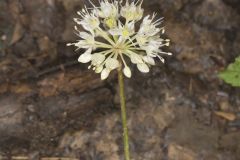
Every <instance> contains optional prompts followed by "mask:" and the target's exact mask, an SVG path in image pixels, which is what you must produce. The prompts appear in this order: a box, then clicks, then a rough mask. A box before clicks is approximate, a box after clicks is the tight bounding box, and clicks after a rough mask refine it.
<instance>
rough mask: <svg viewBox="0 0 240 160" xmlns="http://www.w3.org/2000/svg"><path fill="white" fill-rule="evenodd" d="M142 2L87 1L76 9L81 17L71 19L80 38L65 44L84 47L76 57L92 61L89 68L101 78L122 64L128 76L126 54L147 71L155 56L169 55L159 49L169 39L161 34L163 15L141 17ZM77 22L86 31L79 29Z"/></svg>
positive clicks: (80, 60)
mask: <svg viewBox="0 0 240 160" xmlns="http://www.w3.org/2000/svg"><path fill="white" fill-rule="evenodd" d="M142 2H143V0H138V1H133V2H129V1H128V0H127V1H126V2H121V1H114V0H111V1H108V0H100V2H99V3H100V6H96V5H95V4H93V3H92V2H91V1H90V3H91V4H92V6H91V8H87V7H85V8H84V9H82V10H81V11H79V12H77V13H78V15H79V16H80V18H75V19H74V21H75V22H76V23H77V25H76V26H75V31H76V34H77V35H78V36H79V37H80V38H81V39H80V40H78V41H77V42H76V43H70V44H68V45H69V46H70V45H74V46H76V47H77V49H85V50H86V51H85V52H84V53H83V54H82V55H81V56H80V57H79V59H78V61H79V62H81V63H88V62H91V64H90V66H89V69H90V68H92V69H93V70H94V71H95V72H96V73H101V79H102V80H104V79H106V78H107V77H108V76H109V74H110V72H111V71H112V70H114V69H117V68H118V67H119V66H120V65H122V64H123V65H124V68H123V73H124V75H125V76H126V77H129V78H130V77H131V75H132V73H131V69H130V67H129V66H128V64H127V62H128V60H127V58H129V59H130V61H131V62H132V63H133V64H136V65H137V68H138V69H139V71H141V72H143V73H147V72H149V69H150V67H151V66H152V65H155V58H159V59H160V60H161V61H162V62H163V63H164V59H163V58H162V56H161V55H164V54H165V55H171V53H169V52H164V51H162V49H161V48H162V47H164V46H169V39H163V38H162V35H163V34H164V31H165V30H164V28H163V27H160V25H161V23H162V18H159V19H157V18H156V17H157V16H156V14H155V13H154V14H153V15H147V16H146V17H143V12H144V10H143V9H142V8H141V6H142ZM140 21H141V22H140ZM78 25H79V26H81V27H82V28H83V29H85V31H80V30H79V26H78Z"/></svg>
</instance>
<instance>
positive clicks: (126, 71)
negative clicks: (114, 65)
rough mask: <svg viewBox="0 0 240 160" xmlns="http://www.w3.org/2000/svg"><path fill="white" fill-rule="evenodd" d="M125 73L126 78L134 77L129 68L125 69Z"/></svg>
mask: <svg viewBox="0 0 240 160" xmlns="http://www.w3.org/2000/svg"><path fill="white" fill-rule="evenodd" d="M123 73H124V75H125V76H126V77H128V78H131V77H132V72H131V70H130V68H129V67H125V68H124V69H123Z"/></svg>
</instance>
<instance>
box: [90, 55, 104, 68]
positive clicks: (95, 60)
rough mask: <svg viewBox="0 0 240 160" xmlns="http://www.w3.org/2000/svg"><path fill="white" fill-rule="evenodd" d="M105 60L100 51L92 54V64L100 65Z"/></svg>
mask: <svg viewBox="0 0 240 160" xmlns="http://www.w3.org/2000/svg"><path fill="white" fill-rule="evenodd" d="M104 60H105V56H104V55H103V54H101V53H95V54H93V55H92V65H94V66H96V65H100V64H101V63H102V62H103V61H104Z"/></svg>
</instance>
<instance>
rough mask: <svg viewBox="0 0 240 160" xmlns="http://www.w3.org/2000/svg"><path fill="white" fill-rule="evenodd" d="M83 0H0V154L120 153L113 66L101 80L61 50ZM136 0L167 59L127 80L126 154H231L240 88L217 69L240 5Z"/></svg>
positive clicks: (83, 156)
mask: <svg viewBox="0 0 240 160" xmlns="http://www.w3.org/2000/svg"><path fill="white" fill-rule="evenodd" d="M84 4H86V5H89V2H88V1H87V0H34V1H30V0H15V1H10V0H1V1H0V75H1V76H0V159H14V158H15V159H17V158H18V159H24V158H25V159H26V158H27V157H28V158H29V159H33V160H34V159H39V158H43V157H49V158H46V159H49V160H50V157H52V158H53V157H55V159H56V158H57V157H69V158H71V159H80V160H123V144H122V129H121V120H120V110H119V103H118V101H119V100H118V88H117V79H116V73H114V74H112V75H111V77H110V78H109V79H108V80H107V81H101V80H100V78H99V75H95V73H93V72H92V71H89V70H87V66H85V65H81V64H78V63H77V61H76V60H77V57H78V55H79V54H80V53H75V52H74V49H73V48H69V47H66V43H67V42H72V41H75V40H76V38H77V37H76V36H75V35H74V34H73V26H74V23H73V21H72V18H73V17H75V16H76V11H77V10H78V9H80V8H81V7H82V6H83V5H84ZM143 5H144V8H146V14H147V13H151V12H153V11H155V12H158V13H159V15H162V16H164V17H165V23H164V25H165V26H166V31H167V37H169V38H170V39H171V41H172V45H171V47H170V51H171V52H172V53H173V54H174V56H172V57H168V58H167V62H166V64H160V63H158V65H157V66H155V67H153V68H152V71H151V72H150V73H149V74H142V73H139V71H137V69H136V68H134V66H132V67H133V68H134V73H133V75H134V76H133V78H132V79H127V80H126V94H127V107H128V122H129V130H130V131H129V132H130V140H131V142H130V146H131V153H132V159H133V160H238V159H240V90H239V89H238V88H232V87H230V86H229V85H226V84H224V83H223V82H222V81H221V80H220V79H219V78H218V76H217V74H218V72H219V71H221V70H222V69H224V68H225V67H226V66H227V64H228V63H230V62H232V61H234V58H235V57H236V56H238V55H239V53H240V29H239V26H240V2H239V1H238V0H149V1H147V0H145V1H144V4H143ZM69 160H70V159H69Z"/></svg>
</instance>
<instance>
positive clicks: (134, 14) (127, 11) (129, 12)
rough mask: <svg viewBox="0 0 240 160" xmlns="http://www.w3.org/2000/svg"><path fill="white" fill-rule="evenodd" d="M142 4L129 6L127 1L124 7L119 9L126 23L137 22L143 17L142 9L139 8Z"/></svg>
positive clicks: (133, 3) (140, 2)
mask: <svg viewBox="0 0 240 160" xmlns="http://www.w3.org/2000/svg"><path fill="white" fill-rule="evenodd" d="M138 2H139V4H138ZM142 2H143V0H141V1H137V3H135V2H132V3H131V4H129V2H128V0H127V1H126V4H125V6H123V7H122V9H121V16H122V17H124V18H125V19H126V21H139V20H140V19H142V16H143V9H142V8H141V5H142Z"/></svg>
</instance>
